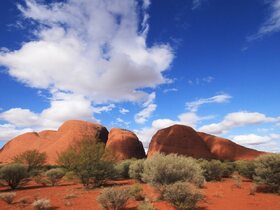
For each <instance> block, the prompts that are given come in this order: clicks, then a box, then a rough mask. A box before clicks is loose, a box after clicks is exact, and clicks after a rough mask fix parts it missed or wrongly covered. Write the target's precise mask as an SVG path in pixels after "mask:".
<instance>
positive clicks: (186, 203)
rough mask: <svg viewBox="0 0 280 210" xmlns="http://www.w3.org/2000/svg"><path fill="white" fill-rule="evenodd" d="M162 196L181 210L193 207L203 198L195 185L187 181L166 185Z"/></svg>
mask: <svg viewBox="0 0 280 210" xmlns="http://www.w3.org/2000/svg"><path fill="white" fill-rule="evenodd" d="M161 197H162V198H163V199H164V200H166V201H168V202H170V203H172V204H173V205H174V206H175V207H177V208H178V209H180V210H181V209H182V210H183V209H193V208H194V207H195V206H196V203H197V202H198V201H199V200H201V199H202V198H203V196H202V194H201V193H200V192H199V191H198V190H197V189H196V188H195V186H194V185H192V184H190V183H187V182H185V183H183V182H177V183H175V184H171V185H167V186H165V187H164V190H163V191H162V192H161Z"/></svg>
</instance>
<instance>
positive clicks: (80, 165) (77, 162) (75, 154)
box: [58, 140, 116, 188]
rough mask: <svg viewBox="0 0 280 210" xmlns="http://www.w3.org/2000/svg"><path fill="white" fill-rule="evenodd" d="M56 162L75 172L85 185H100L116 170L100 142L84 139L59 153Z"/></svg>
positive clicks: (111, 158)
mask: <svg viewBox="0 0 280 210" xmlns="http://www.w3.org/2000/svg"><path fill="white" fill-rule="evenodd" d="M58 163H59V164H60V165H62V166H63V167H65V168H66V169H68V170H69V171H73V172H75V174H76V175H77V177H78V178H79V179H80V181H81V182H82V183H83V185H84V186H85V187H87V188H88V187H92V186H100V185H101V184H102V183H103V181H104V180H105V179H108V178H112V177H114V176H115V174H116V172H115V169H114V162H113V157H112V156H111V154H110V153H109V152H108V151H107V150H106V149H105V145H104V144H102V143H95V142H93V141H92V140H84V141H81V142H79V143H78V144H75V145H73V146H71V147H69V148H68V149H67V150H66V151H65V152H63V153H61V154H59V157H58Z"/></svg>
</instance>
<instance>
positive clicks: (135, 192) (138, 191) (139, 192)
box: [129, 184, 145, 201]
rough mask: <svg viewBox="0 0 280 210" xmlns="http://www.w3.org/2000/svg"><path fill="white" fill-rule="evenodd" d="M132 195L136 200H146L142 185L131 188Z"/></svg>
mask: <svg viewBox="0 0 280 210" xmlns="http://www.w3.org/2000/svg"><path fill="white" fill-rule="evenodd" d="M129 193H130V195H131V196H132V197H133V198H134V199H135V200H136V201H141V200H144V198H145V196H144V194H143V189H142V187H141V185H140V184H134V185H132V186H131V187H130V188H129Z"/></svg>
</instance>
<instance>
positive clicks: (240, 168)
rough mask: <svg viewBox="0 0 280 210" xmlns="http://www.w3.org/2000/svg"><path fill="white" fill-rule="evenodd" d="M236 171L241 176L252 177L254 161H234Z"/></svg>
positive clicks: (254, 166) (253, 174)
mask: <svg viewBox="0 0 280 210" xmlns="http://www.w3.org/2000/svg"><path fill="white" fill-rule="evenodd" d="M235 168H236V171H237V172H238V173H239V174H240V175H241V176H243V177H246V178H248V179H253V177H254V176H255V175H256V173H255V168H256V165H255V161H253V160H239V161H236V162H235Z"/></svg>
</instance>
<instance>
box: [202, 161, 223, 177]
mask: <svg viewBox="0 0 280 210" xmlns="http://www.w3.org/2000/svg"><path fill="white" fill-rule="evenodd" d="M200 166H201V168H202V170H203V176H204V178H205V179H206V181H221V179H222V177H223V173H224V166H223V164H222V162H221V161H219V160H211V161H207V160H204V161H201V162H200Z"/></svg>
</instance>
